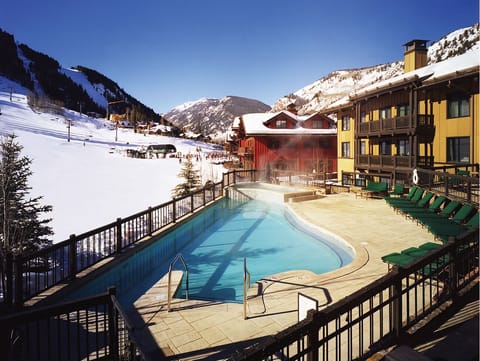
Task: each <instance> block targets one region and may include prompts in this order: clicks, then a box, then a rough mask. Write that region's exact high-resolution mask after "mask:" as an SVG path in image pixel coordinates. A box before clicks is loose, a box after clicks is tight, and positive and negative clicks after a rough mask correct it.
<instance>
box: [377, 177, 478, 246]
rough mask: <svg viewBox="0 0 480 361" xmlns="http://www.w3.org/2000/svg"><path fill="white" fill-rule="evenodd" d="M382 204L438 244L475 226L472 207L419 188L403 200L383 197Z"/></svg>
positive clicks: (475, 212) (475, 218)
mask: <svg viewBox="0 0 480 361" xmlns="http://www.w3.org/2000/svg"><path fill="white" fill-rule="evenodd" d="M385 201H386V202H387V203H388V204H389V205H390V206H391V207H393V208H394V209H395V210H396V211H397V212H399V213H402V214H404V215H405V216H406V217H408V218H410V219H412V220H414V221H416V222H417V223H418V224H420V225H422V226H423V227H426V228H428V230H429V231H430V232H431V233H432V234H433V235H434V236H435V238H436V239H438V240H441V241H442V242H447V241H448V238H449V237H451V236H458V235H460V234H462V233H465V232H467V231H470V230H472V229H475V228H478V226H479V213H478V210H477V209H476V208H475V207H474V206H472V205H470V204H461V203H460V202H457V201H455V200H449V199H447V198H446V197H444V196H441V195H437V196H436V195H435V194H434V193H432V192H430V191H426V190H424V189H422V188H421V187H416V186H413V187H412V188H410V191H409V193H408V195H407V196H406V197H403V198H391V197H387V198H385Z"/></svg>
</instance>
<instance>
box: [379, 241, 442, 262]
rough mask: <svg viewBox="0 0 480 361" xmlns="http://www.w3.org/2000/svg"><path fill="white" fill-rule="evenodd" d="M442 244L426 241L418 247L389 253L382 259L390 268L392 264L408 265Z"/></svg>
mask: <svg viewBox="0 0 480 361" xmlns="http://www.w3.org/2000/svg"><path fill="white" fill-rule="evenodd" d="M441 247H442V245H440V244H438V243H433V242H427V243H424V244H422V245H420V246H418V247H409V248H406V249H404V250H402V251H400V252H393V253H389V254H387V255H385V256H383V257H382V261H383V262H385V263H387V264H388V266H389V268H390V267H391V266H392V265H397V266H403V267H405V266H407V265H409V264H410V263H412V262H414V261H415V260H417V259H418V258H421V257H424V256H425V255H427V254H428V253H430V252H432V251H435V250H437V249H439V248H441Z"/></svg>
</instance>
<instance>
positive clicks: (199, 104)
mask: <svg viewBox="0 0 480 361" xmlns="http://www.w3.org/2000/svg"><path fill="white" fill-rule="evenodd" d="M269 110H270V106H268V105H267V104H264V103H262V102H260V101H258V100H254V99H248V98H242V97H238V96H226V97H224V98H222V99H207V98H202V99H199V100H197V101H192V102H187V103H184V104H181V105H179V106H177V107H175V108H173V109H172V110H170V111H169V112H167V113H165V114H163V117H164V118H165V119H167V120H168V121H169V122H171V123H173V124H175V125H176V126H177V127H179V128H184V130H185V131H186V132H189V133H191V134H202V135H205V136H206V135H208V136H210V137H211V138H213V139H224V133H225V131H226V129H228V127H230V126H231V123H232V120H233V119H234V118H235V117H236V116H239V115H242V114H246V113H264V112H268V111H269Z"/></svg>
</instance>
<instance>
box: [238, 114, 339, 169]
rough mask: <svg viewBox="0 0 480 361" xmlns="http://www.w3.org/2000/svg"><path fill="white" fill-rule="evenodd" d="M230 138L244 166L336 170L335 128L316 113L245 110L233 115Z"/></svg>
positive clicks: (327, 119) (331, 121) (252, 167)
mask: <svg viewBox="0 0 480 361" xmlns="http://www.w3.org/2000/svg"><path fill="white" fill-rule="evenodd" d="M230 138H231V142H230V143H231V146H232V150H233V151H234V152H236V153H237V155H238V157H239V159H240V161H241V163H242V165H243V167H244V168H245V169H271V170H276V169H278V170H289V171H298V172H308V173H311V172H336V171H337V129H336V127H335V123H334V121H333V120H332V119H330V118H329V117H327V116H325V115H322V114H319V113H315V114H313V115H304V116H299V115H297V114H295V112H294V111H281V112H278V113H253V114H244V115H242V116H239V117H236V118H235V119H234V122H233V125H232V135H231V137H230Z"/></svg>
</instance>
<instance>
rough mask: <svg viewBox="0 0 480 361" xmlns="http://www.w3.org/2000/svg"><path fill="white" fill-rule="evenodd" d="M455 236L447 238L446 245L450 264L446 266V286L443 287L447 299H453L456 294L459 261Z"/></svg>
mask: <svg viewBox="0 0 480 361" xmlns="http://www.w3.org/2000/svg"><path fill="white" fill-rule="evenodd" d="M455 243H456V238H455V236H450V237H448V244H449V245H450V247H451V248H450V250H449V252H448V257H449V258H450V264H449V265H448V284H447V285H445V286H444V287H448V288H447V290H448V297H449V298H451V299H453V297H454V296H455V295H456V293H457V282H456V281H457V263H458V261H460V260H457V246H456V244H455Z"/></svg>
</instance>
